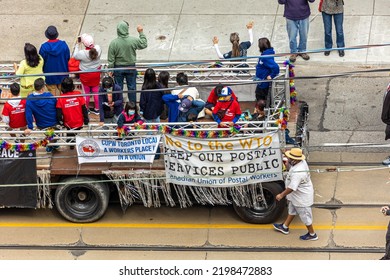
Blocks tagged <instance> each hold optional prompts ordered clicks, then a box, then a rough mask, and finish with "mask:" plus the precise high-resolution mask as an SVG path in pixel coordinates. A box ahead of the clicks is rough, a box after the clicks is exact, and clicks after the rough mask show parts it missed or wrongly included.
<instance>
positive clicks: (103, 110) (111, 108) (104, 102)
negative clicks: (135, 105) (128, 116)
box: [99, 77, 123, 125]
mask: <svg viewBox="0 0 390 280" xmlns="http://www.w3.org/2000/svg"><path fill="white" fill-rule="evenodd" d="M99 92H100V93H101V95H99V111H100V112H99V115H100V123H99V125H103V123H116V122H117V120H118V117H119V115H120V114H121V113H122V111H123V91H122V89H121V87H120V86H119V85H117V84H115V83H114V79H113V78H111V77H104V78H103V80H102V86H101V87H100V89H99ZM102 93H103V94H102Z"/></svg>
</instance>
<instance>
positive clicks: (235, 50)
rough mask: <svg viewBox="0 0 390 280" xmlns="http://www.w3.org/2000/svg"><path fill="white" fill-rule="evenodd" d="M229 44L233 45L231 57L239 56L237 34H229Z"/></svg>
mask: <svg viewBox="0 0 390 280" xmlns="http://www.w3.org/2000/svg"><path fill="white" fill-rule="evenodd" d="M230 42H231V43H232V44H233V46H232V57H239V56H240V37H239V36H238V33H236V32H235V33H232V34H230Z"/></svg>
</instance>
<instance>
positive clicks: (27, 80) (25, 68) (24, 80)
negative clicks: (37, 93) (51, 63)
mask: <svg viewBox="0 0 390 280" xmlns="http://www.w3.org/2000/svg"><path fill="white" fill-rule="evenodd" d="M39 57H40V60H39V64H38V66H36V67H31V66H29V65H28V64H27V62H26V60H25V59H23V60H22V61H21V62H20V64H19V68H18V70H17V71H16V75H26V74H43V58H42V56H39ZM38 78H43V79H45V76H31V77H21V78H20V85H21V86H23V87H29V86H34V81H35V80H36V79H38Z"/></svg>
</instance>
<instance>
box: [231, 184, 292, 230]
mask: <svg viewBox="0 0 390 280" xmlns="http://www.w3.org/2000/svg"><path fill="white" fill-rule="evenodd" d="M262 185H263V193H264V198H265V200H266V202H267V207H265V206H264V204H263V203H261V204H260V203H259V204H258V205H257V206H255V207H253V208H249V207H240V206H237V205H235V204H233V207H234V210H235V211H236V213H237V214H238V216H239V217H240V218H241V219H242V220H243V221H244V222H247V223H252V224H269V223H272V222H274V221H275V220H277V219H278V218H279V217H280V215H281V214H282V213H283V211H284V209H285V208H286V199H282V200H281V201H277V200H276V199H275V197H276V195H277V194H279V193H281V192H282V191H283V190H284V186H283V184H282V183H277V182H268V183H263V184H262Z"/></svg>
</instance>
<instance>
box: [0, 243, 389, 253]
mask: <svg viewBox="0 0 390 280" xmlns="http://www.w3.org/2000/svg"><path fill="white" fill-rule="evenodd" d="M0 250H37V251H42V250H50V251H63V250H68V251H72V252H73V254H75V253H76V252H78V253H82V252H83V253H85V251H148V252H150V251H158V252H169V251H175V252H177V251H180V252H202V251H205V252H246V253H262V252H264V253H272V252H284V253H287V252H294V253H299V252H300V253H348V254H351V253H353V254H373V253H375V254H376V253H378V254H379V253H384V252H385V249H384V248H377V247H337V246H336V247H330V246H325V247H320V248H313V247H305V248H302V247H276V246H275V247H272V246H264V247H263V246H255V247H244V246H213V245H204V246H193V247H189V246H164V245H162V246H154V245H153V246H127V245H123V246H122V245H121V246H113V245H109V246H104V245H87V244H83V243H81V244H75V245H0ZM76 254H77V253H76Z"/></svg>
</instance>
